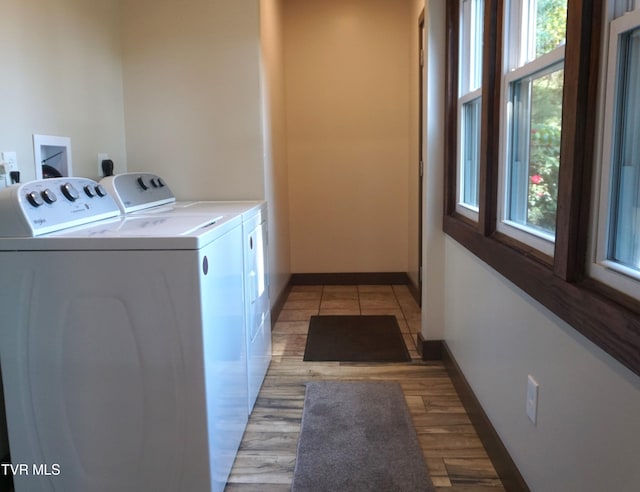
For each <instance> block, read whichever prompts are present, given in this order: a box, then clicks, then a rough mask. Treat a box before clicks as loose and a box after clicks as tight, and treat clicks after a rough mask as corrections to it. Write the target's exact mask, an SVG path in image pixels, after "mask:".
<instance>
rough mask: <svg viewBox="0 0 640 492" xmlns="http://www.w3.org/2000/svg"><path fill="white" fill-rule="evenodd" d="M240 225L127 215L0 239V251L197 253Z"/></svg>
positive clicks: (227, 218) (228, 219)
mask: <svg viewBox="0 0 640 492" xmlns="http://www.w3.org/2000/svg"><path fill="white" fill-rule="evenodd" d="M241 224H242V220H241V216H240V215H223V216H217V217H216V216H209V217H203V216H181V217H178V216H154V217H145V216H131V215H128V216H121V217H119V218H115V219H106V220H102V221H99V222H95V223H92V224H88V225H84V226H79V227H74V228H71V229H66V230H64V231H58V232H53V233H51V234H46V235H43V236H39V237H35V238H26V239H21V238H18V239H4V240H0V250H4V251H7V250H13V251H73V250H101V251H102V250H104V251H113V250H163V251H164V250H196V249H200V248H202V247H204V246H206V245H207V244H209V243H211V242H212V241H215V240H216V239H217V238H219V237H220V236H222V235H224V234H225V233H227V232H228V231H230V230H231V229H233V228H235V227H237V226H240V225H241Z"/></svg>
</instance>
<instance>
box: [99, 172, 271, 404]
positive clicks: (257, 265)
mask: <svg viewBox="0 0 640 492" xmlns="http://www.w3.org/2000/svg"><path fill="white" fill-rule="evenodd" d="M100 183H101V184H102V185H104V187H105V188H106V189H107V190H108V192H109V193H110V194H111V196H113V198H114V199H115V201H116V203H117V204H118V206H119V207H120V209H121V210H122V212H123V213H125V214H134V215H136V216H140V215H148V216H218V215H229V214H241V215H242V230H243V255H244V265H245V266H244V292H245V323H246V327H245V330H246V341H247V373H248V391H249V395H248V410H249V413H251V411H252V410H253V407H254V405H255V402H256V399H257V397H258V393H259V392H260V387H261V386H262V383H263V381H264V378H265V375H266V373H267V370H268V368H269V364H270V362H271V303H270V298H269V268H268V211H267V204H266V202H264V201H176V199H175V196H174V194H173V192H172V191H171V189H170V187H169V186H168V185H167V183H166V182H165V181H164V179H163V178H161V177H160V176H158V175H156V174H153V173H124V174H118V175H116V176H110V177H107V178H104V179H103V180H102V181H101V182H100Z"/></svg>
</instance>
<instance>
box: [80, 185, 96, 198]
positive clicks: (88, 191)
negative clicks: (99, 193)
mask: <svg viewBox="0 0 640 492" xmlns="http://www.w3.org/2000/svg"><path fill="white" fill-rule="evenodd" d="M83 189H84V192H85V193H86V195H87V196H88V197H89V198H93V197H95V196H96V192H95V191H94V189H93V186H91V185H85V187H84V188H83Z"/></svg>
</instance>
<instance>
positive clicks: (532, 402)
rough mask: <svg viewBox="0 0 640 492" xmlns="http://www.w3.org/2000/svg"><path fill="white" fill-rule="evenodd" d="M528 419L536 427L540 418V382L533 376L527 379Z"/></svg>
mask: <svg viewBox="0 0 640 492" xmlns="http://www.w3.org/2000/svg"><path fill="white" fill-rule="evenodd" d="M526 408H527V417H529V420H531V422H533V424H534V425H535V423H536V420H537V418H538V382H537V381H536V380H535V379H533V377H532V376H531V374H529V377H528V379H527V407H526Z"/></svg>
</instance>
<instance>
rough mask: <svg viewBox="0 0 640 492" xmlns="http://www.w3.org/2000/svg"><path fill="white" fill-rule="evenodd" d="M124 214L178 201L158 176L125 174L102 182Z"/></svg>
mask: <svg viewBox="0 0 640 492" xmlns="http://www.w3.org/2000/svg"><path fill="white" fill-rule="evenodd" d="M100 184H102V185H103V186H104V187H105V188H106V189H107V191H108V192H109V194H110V195H111V196H113V198H114V199H115V201H116V203H117V204H118V206H119V207H120V210H122V212H124V213H129V212H136V211H138V210H145V209H147V208H151V207H156V206H158V205H165V204H167V203H172V202H175V201H176V197H175V196H174V195H173V192H172V191H171V188H169V186H168V185H167V183H166V182H165V181H164V180H163V179H162V178H161V177H160V176H158V175H157V174H153V173H124V174H116V175H115V176H108V177H106V178H104V179H102V180H101V181H100Z"/></svg>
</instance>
